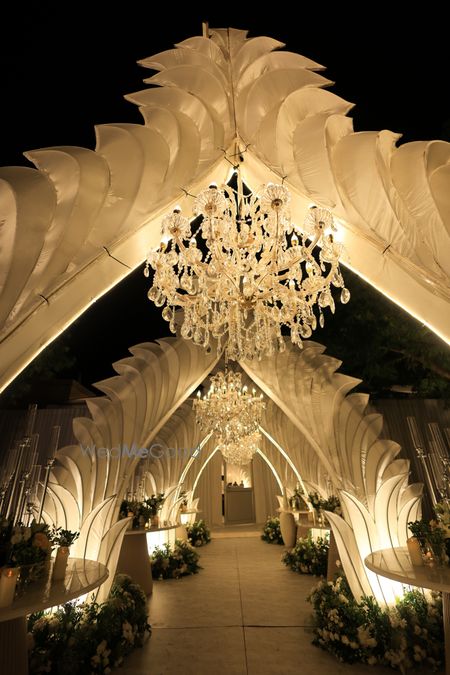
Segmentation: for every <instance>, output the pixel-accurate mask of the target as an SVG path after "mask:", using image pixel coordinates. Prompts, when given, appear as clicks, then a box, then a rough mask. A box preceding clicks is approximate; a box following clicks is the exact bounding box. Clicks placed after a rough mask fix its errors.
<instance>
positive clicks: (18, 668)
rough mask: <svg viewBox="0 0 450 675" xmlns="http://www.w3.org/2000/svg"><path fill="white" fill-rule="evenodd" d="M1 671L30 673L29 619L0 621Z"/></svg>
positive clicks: (13, 674) (16, 674)
mask: <svg viewBox="0 0 450 675" xmlns="http://www.w3.org/2000/svg"><path fill="white" fill-rule="evenodd" d="M0 673H1V674H2V675H28V649H27V620H26V618H25V617H24V616H21V617H19V618H18V619H11V620H10V621H2V622H0Z"/></svg>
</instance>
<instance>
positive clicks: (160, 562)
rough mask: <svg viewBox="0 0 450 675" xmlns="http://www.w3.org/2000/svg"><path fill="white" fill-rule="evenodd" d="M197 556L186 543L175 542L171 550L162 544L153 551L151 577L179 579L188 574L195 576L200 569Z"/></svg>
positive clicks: (168, 546) (168, 545)
mask: <svg viewBox="0 0 450 675" xmlns="http://www.w3.org/2000/svg"><path fill="white" fill-rule="evenodd" d="M198 559H199V555H198V553H197V551H196V550H195V549H194V548H193V547H192V546H191V545H190V544H189V542H187V541H181V540H179V539H177V540H176V542H175V545H174V547H173V549H172V548H171V547H170V544H164V546H162V547H161V548H159V547H157V548H155V550H154V551H153V555H152V558H151V561H152V576H153V578H154V579H179V578H180V577H183V576H186V575H188V574H197V572H198V571H199V569H201V567H200V565H199V564H198Z"/></svg>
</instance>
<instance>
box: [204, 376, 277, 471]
mask: <svg viewBox="0 0 450 675" xmlns="http://www.w3.org/2000/svg"><path fill="white" fill-rule="evenodd" d="M265 407H266V404H265V402H264V401H263V396H262V394H261V395H260V396H256V390H255V389H253V390H252V392H251V394H250V392H249V391H248V388H247V386H246V385H244V386H242V374H241V373H240V372H233V371H226V372H222V371H219V372H218V373H216V374H215V375H213V376H212V377H211V385H210V388H209V390H208V392H207V393H206V394H205V396H203V398H202V397H201V394H200V392H198V393H197V398H196V399H194V403H193V408H194V412H195V415H196V422H197V424H199V426H200V428H201V429H202V431H204V432H205V433H213V434H214V437H215V440H216V442H217V445H218V446H219V449H220V451H221V452H222V455H223V456H224V458H225V459H226V460H227V461H229V462H231V463H233V464H248V462H249V461H250V460H251V458H252V456H253V454H254V453H255V452H256V450H257V448H258V442H259V441H260V433H259V425H260V422H261V417H262V414H263V412H264V409H265Z"/></svg>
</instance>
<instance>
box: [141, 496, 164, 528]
mask: <svg viewBox="0 0 450 675" xmlns="http://www.w3.org/2000/svg"><path fill="white" fill-rule="evenodd" d="M164 501H165V497H164V493H163V492H160V493H159V494H157V495H151V497H147V499H145V500H144V504H146V506H147V507H148V509H149V512H150V518H151V523H152V527H158V525H159V517H158V512H159V511H160V510H161V508H162V505H163V504H164Z"/></svg>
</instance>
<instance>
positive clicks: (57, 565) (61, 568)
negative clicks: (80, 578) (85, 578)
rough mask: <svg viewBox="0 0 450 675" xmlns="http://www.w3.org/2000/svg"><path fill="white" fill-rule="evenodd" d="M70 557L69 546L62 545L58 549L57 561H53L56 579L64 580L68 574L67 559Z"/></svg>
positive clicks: (53, 576) (54, 577)
mask: <svg viewBox="0 0 450 675" xmlns="http://www.w3.org/2000/svg"><path fill="white" fill-rule="evenodd" d="M68 559H69V547H68V546H60V547H59V548H58V550H57V551H56V557H55V562H54V563H53V575H52V578H53V580H54V581H63V580H64V579H65V576H66V567H67V561H68Z"/></svg>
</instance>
